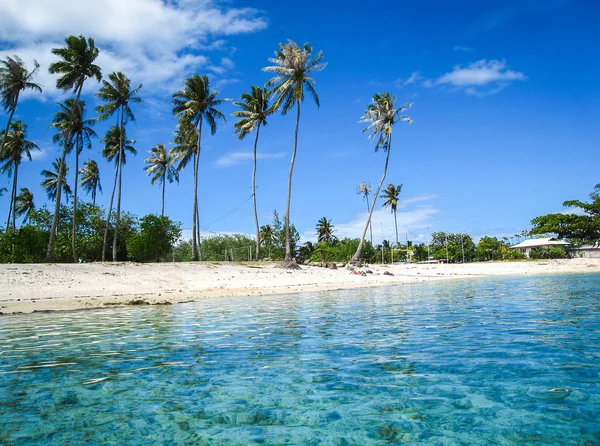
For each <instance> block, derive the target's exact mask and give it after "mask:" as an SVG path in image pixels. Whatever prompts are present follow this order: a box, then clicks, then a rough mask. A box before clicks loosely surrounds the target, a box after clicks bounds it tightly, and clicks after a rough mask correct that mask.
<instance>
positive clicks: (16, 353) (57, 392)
mask: <svg viewBox="0 0 600 446" xmlns="http://www.w3.org/2000/svg"><path fill="white" fill-rule="evenodd" d="M0 443H2V444H18V445H27V444H61V445H62V444H92V445H94V444H98V445H100V444H102V445H104V444H118V445H123V444H135V445H145V444H148V445H156V444H159V445H160V444H164V445H170V444H215V445H216V444H218V445H228V444H239V445H249V444H305V445H317V444H327V445H368V444H441V445H459V444H499V445H501V444H577V445H595V444H600V275H597V274H596V275H593V274H590V275H587V274H586V275H564V276H538V277H519V278H493V279H490V278H486V279H475V280H468V281H447V282H438V283H427V284H419V285H399V286H394V287H387V288H370V289H361V290H351V291H336V292H319V293H304V294H295V295H278V296H269V297H248V298H219V299H206V300H203V301H201V302H195V303H188V304H180V305H173V306H163V307H146V306H145V307H126V308H106V309H101V310H90V311H77V312H68V313H49V314H29V315H12V316H4V317H0Z"/></svg>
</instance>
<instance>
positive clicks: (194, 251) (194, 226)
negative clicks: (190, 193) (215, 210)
mask: <svg viewBox="0 0 600 446" xmlns="http://www.w3.org/2000/svg"><path fill="white" fill-rule="evenodd" d="M201 139H202V118H200V121H199V122H198V152H197V153H196V156H195V158H194V214H193V215H192V221H193V224H192V260H193V261H198V259H199V257H198V245H197V244H196V243H197V242H198V240H197V238H196V236H197V234H196V230H197V228H198V226H199V225H198V224H197V223H198V221H199V220H200V218H199V216H198V165H199V162H200V141H201ZM198 238H199V237H198Z"/></svg>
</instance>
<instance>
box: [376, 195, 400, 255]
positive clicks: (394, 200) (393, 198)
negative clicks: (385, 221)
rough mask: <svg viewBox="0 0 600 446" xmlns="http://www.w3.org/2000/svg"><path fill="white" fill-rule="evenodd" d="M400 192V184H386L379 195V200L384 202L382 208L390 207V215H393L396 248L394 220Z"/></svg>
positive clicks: (395, 224)
mask: <svg viewBox="0 0 600 446" xmlns="http://www.w3.org/2000/svg"><path fill="white" fill-rule="evenodd" d="M400 192H402V184H399V185H398V186H394V185H393V184H392V183H390V184H388V185H387V187H386V188H385V190H384V191H383V192H382V194H381V198H383V199H384V200H385V201H384V202H383V204H382V206H385V208H388V207H391V208H392V213H393V214H394V226H395V227H396V246H398V244H399V242H398V220H396V211H397V210H398V197H399V196H400Z"/></svg>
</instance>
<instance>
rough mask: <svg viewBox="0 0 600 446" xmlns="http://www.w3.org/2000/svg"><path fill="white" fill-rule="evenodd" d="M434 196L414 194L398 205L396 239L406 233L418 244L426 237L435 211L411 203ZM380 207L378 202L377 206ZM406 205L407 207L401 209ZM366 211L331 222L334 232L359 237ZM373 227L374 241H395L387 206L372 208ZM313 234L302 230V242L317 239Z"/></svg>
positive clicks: (392, 223)
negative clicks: (348, 218) (341, 220)
mask: <svg viewBox="0 0 600 446" xmlns="http://www.w3.org/2000/svg"><path fill="white" fill-rule="evenodd" d="M431 198H433V195H415V196H412V197H407V198H406V199H405V200H402V201H401V202H400V203H399V206H398V212H397V214H396V218H397V220H398V238H399V239H400V240H401V241H402V240H405V239H406V237H407V234H408V240H411V241H414V242H417V243H420V242H425V241H426V240H427V235H426V234H427V232H428V231H427V228H428V227H432V226H433V219H432V217H433V216H434V215H435V214H436V213H437V212H438V210H437V209H436V208H434V207H432V206H429V205H423V204H421V205H418V206H410V205H412V204H415V203H422V202H424V201H427V200H429V199H431ZM376 206H377V207H379V204H378V205H376ZM405 208H409V209H406V210H401V209H405ZM368 216H369V214H368V212H366V211H364V212H361V213H359V214H357V215H355V216H354V217H353V218H352V220H350V221H348V222H343V223H337V222H335V221H333V222H332V223H333V225H334V230H335V233H334V235H335V236H336V237H338V238H340V239H343V238H346V237H348V238H358V237H360V236H361V235H362V232H363V230H364V228H365V224H366V223H367V218H368ZM371 222H372V227H373V243H374V244H378V243H381V240H384V239H385V240H390V241H395V240H396V229H395V225H394V214H393V213H392V212H390V210H389V209H384V208H379V209H376V210H375V211H373V217H372V218H371ZM316 238H317V236H316V234H315V230H314V228H311V229H309V230H306V231H304V232H303V233H302V242H305V241H307V240H310V241H312V242H316ZM367 239H369V231H367Z"/></svg>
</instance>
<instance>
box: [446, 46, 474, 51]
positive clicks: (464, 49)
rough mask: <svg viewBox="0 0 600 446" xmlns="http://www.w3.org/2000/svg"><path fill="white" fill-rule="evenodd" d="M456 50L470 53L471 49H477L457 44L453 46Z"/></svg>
mask: <svg viewBox="0 0 600 446" xmlns="http://www.w3.org/2000/svg"><path fill="white" fill-rule="evenodd" d="M452 49H453V50H454V51H462V52H463V53H470V52H471V51H475V48H471V47H468V46H464V45H456V46H455V47H454V48H452Z"/></svg>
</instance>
